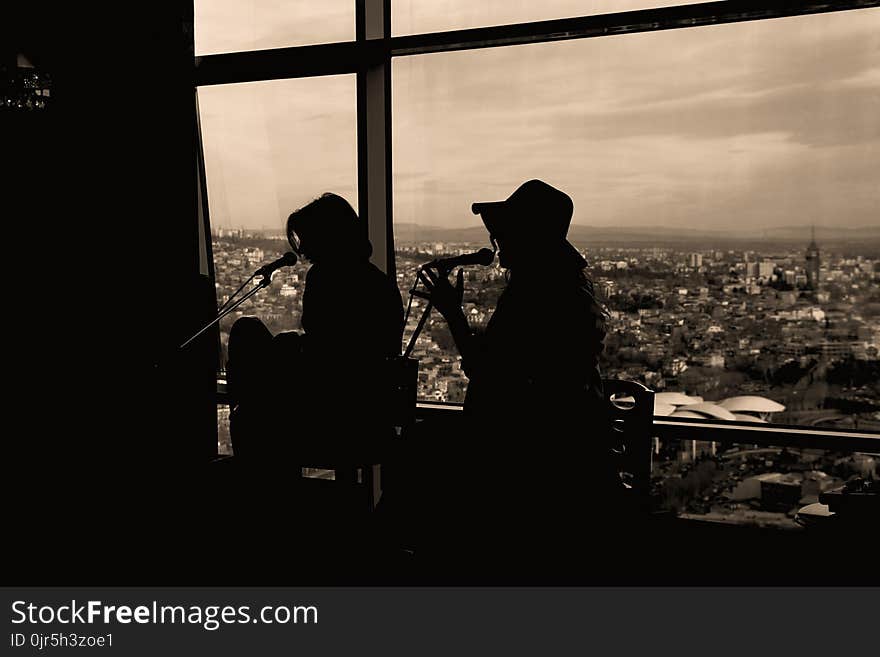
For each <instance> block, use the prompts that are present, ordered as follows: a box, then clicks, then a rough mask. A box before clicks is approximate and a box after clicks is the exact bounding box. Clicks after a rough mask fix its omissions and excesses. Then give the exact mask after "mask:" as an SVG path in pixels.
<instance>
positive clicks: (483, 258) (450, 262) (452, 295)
mask: <svg viewBox="0 0 880 657" xmlns="http://www.w3.org/2000/svg"><path fill="white" fill-rule="evenodd" d="M494 259H495V252H494V251H492V250H491V249H485V248H484V249H480V250H479V251H476V252H474V253H466V254H464V255H460V256H455V257H452V258H442V259H439V260H432V261H431V262H429V263H427V264H424V265H422V266H421V267H419V271H418V277H419V280H420V281H421V282H422V284H423V285H424V286H425V289H426V290H427V293H426V294H417V296H421V297H422V298H425V299H428V300H429V301H430V303H431V305H433V306H434V307H435V308H436V309H437V310H439V311H440V314H441V315H443V316H444V317H446V318H447V319H448V318H449V317H450V316H451V315H452V314H455V313H461V312H462V310H461V303H462V299H463V297H464V271H463V270H462V269H459V270H458V274H457V275H456V280H455V286H454V287H453V285H452V284H451V283H450V282H449V278H448V275H449V272H450V271H452V270H453V269H455V268H456V267H465V266H467V265H483V266H488V265H491V264H492V261H493V260H494Z"/></svg>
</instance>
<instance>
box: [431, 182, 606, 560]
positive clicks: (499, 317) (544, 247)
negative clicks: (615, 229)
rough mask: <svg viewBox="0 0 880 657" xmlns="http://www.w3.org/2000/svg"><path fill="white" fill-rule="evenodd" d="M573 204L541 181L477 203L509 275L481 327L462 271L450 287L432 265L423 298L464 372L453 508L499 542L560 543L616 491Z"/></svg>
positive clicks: (593, 304) (596, 317)
mask: <svg viewBox="0 0 880 657" xmlns="http://www.w3.org/2000/svg"><path fill="white" fill-rule="evenodd" d="M573 209H574V206H573V203H572V200H571V198H569V196H568V195H566V194H565V193H563V192H561V191H559V190H558V189H555V188H553V187H551V186H550V185H548V184H547V183H545V182H542V181H540V180H530V181H528V182H526V183H524V184H522V185H521V186H520V187H519V188H518V189H517V190H516V191H515V192H514V193H513V194H512V195H511V196H510V197H509V198H508V199H507V200H505V201H498V202H493V203H477V204H474V206H473V211H474V213H475V214H480V216H481V217H482V220H483V223H484V224H485V226H486V228H487V229H488V231H489V234H490V238H491V240H492V242H493V244H495V245H496V247H497V249H498V257H499V262H500V264H501V266H502V267H504V268H506V269H507V275H508V283H507V286H506V287H505V289H504V291H503V292H502V294H501V296H500V298H499V299H498V304H497V307H496V309H495V312H494V313H493V315H492V317H491V319H490V320H489V323H488V325H487V327H486V330H485V332H484V333H482V334H479V333H475V332H474V331H472V330H471V328H470V327H469V326H468V323H467V320H466V318H465V315H464V312H463V311H462V307H461V299H462V288H463V286H462V277H461V273H460V272H459V276H458V283H457V285H455V286H453V285H452V284H451V283H450V282H449V281H448V280H447V279H446V277H445V276H441V275H439V273H438V272H429V275H430V281H429V283H428V287H429V291H430V293H431V300H432V302H433V303H434V306H435V307H436V308H437V309H438V311H439V312H441V313H442V314H443V316H444V317H445V318H446V320H447V322H448V324H449V327H450V330H451V332H452V335H453V337H454V339H455V342H456V345H457V346H458V348H459V350H460V353H461V356H462V368H463V370H464V372H465V374H466V375H467V377H468V379H469V383H468V389H467V395H466V398H465V413H466V415H467V417H468V420H469V425H470V429H469V431H468V436H467V438H466V444H465V445H462V449H464V450H466V451H465V453H466V454H467V455H468V456H467V460H466V462H464V463H462V469H463V470H465V471H467V472H470V473H472V477H471V478H470V479H471V481H470V482H469V483H468V484H467V485H465V486H463V488H464V489H465V491H466V492H465V499H462V500H461V503H460V506H461V507H462V509H463V511H462V514H463V516H464V517H469V518H470V520H471V521H472V523H471V525H472V527H471V528H472V529H474V530H475V531H477V532H482V533H483V534H485V537H487V538H488V539H489V540H490V541H493V540H494V541H495V543H496V546H497V543H498V542H501V543H503V544H504V546H505V547H504V549H505V550H508V549H511V548H513V547H514V546H515V545H518V546H519V547H521V548H523V549H526V548H525V547H524V546H525V545H529V546H531V547H533V546H534V544H535V543H545V547H549V548H550V549H556V548H558V547H560V545H559V542H568V541H569V539H570V538H571V536H570V534H571V531H570V530H574V531H575V532H579V531H580V530H581V529H582V528H580V527H578V526H577V524H576V523H577V521H578V519H579V518H585V517H587V516H588V515H589V516H593V515H594V514H593V512H592V510H593V509H595V508H597V507H603V508H610V506H609V505H610V504H611V503H612V498H613V497H614V496H616V495H617V493H618V491H619V487H620V482H619V479H618V477H617V475H616V473H615V471H614V468H613V467H612V464H611V459H610V454H609V449H608V447H609V443H608V428H609V427H608V422H609V420H608V417H607V415H606V412H605V403H604V396H603V390H602V380H601V375H600V373H599V368H598V362H599V355H600V353H601V352H602V348H603V339H604V337H605V316H606V315H605V311H604V309H603V308H602V306H601V304H600V303H598V302H597V301H596V298H595V295H594V293H593V286H592V283H591V282H590V280H589V279H588V277H587V276H586V274H585V272H584V269H585V267H586V266H587V263H586V261H585V260H584V258H583V257H582V256H581V255H580V253H578V251H577V250H576V249H575V248H574V247H573V246H572V245H571V244H570V243H569V242H568V241H567V240H566V235H567V233H568V227H569V224H570V222H571V217H572V213H573ZM546 543H549V546H548V545H546ZM529 549H530V548H529Z"/></svg>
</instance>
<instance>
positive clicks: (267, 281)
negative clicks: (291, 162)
mask: <svg viewBox="0 0 880 657" xmlns="http://www.w3.org/2000/svg"><path fill="white" fill-rule="evenodd" d="M255 276H256V274H254V275H253V276H251V277H250V278H249V279H248V280H247V281H245V283H244V285H242V286H241V287H240V288H238V290H236V291H235V293H234V294H233V295H232V296H231V297H229V299H227V300H226V303H224V304H223V305H222V306H221V307H220V310H219V312H218V313H217V316H216V317H215V318H214V319H212V320H211V321H210V322H208V323H207V324H205V325H204V326H203V327H202V328H200V329H199V330H198V331H197V332H196V333H195V334H194V335H192V336H190V338H189V339H188V340H187V341H186V342H184V343H183V344H182V345H180V346H179V347H178V349H183V348H184V347H186V346H187V345H188V344H189V343H190V342H192V341H193V340H195V339H196V338H197V337H199V336H200V335H201V334H202V333H204V332H205V331H207V330H208V329H209V328H211V327H212V326H214V324H216V323H217V322H219V321H220V320H221V319H223V318H224V317H226V316H227V315H228V314H229V313H231V312H232V311H233V310H235V309H236V308H238V307H239V306H240V305H241V304H243V303H244V302H245V301H247V300H248V299H250V298H251V297H252V296H254V295H255V294H256V293H257V292H259V291H260V290H262V289H263V288H264V287H269V285H271V284H272V275H271V274H269V275H268V276H263V279H262V280H261V281H260V282H259V284H257V285H256V286H255V287H254V288H253V289H252V290H250V291H249V292H248V293H247V294H245V295H244V296H243V297H241V298H240V299H239V300H238V301H236V302H235V303H233V304H232V305H230V301H232V299H233V298H234V297H235V295H236V294H238V293H239V292H240V291H241V290H242V288H243V287H244V286H245V285H247V283H248V281H250V280H252V279H253V278H254V277H255Z"/></svg>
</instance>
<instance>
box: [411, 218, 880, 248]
mask: <svg viewBox="0 0 880 657" xmlns="http://www.w3.org/2000/svg"><path fill="white" fill-rule="evenodd" d="M394 237H395V240H397V241H398V242H403V243H418V242H482V241H486V230H485V229H484V228H483V227H482V226H472V227H468V228H442V227H439V226H419V225H417V224H413V223H395V224H394ZM568 239H569V241H571V242H572V243H574V244H595V243H598V242H618V243H619V242H716V241H719V242H720V241H725V242H730V241H733V242H754V241H764V240H769V241H780V242H781V241H787V242H789V241H803V242H808V241H809V239H810V227H809V226H775V227H771V228H767V229H763V230H760V231H748V232H744V231H742V230H733V229H726V230H710V229H702V228H668V227H663V226H584V225H581V224H573V225H572V226H571V228H570V229H569V231H568ZM816 241H817V242H819V243H820V245H821V243H823V242H825V243H830V242H855V241H866V242H875V241H880V225H877V226H861V227H857V228H830V227H825V226H817V227H816Z"/></svg>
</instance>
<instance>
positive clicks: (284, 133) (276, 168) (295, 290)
mask: <svg viewBox="0 0 880 657" xmlns="http://www.w3.org/2000/svg"><path fill="white" fill-rule="evenodd" d="M198 101H199V118H200V123H201V128H202V143H203V150H204V157H205V177H206V182H207V190H208V206H209V213H210V217H211V232H212V235H211V239H212V251H213V255H214V271H215V285H216V288H217V300H218V303H220V304H222V303H224V302H225V301H226V300H227V299H228V298H229V296H230V295H231V294H232V293H233V292H234V291H235V290H237V289H238V287H239V286H240V285H242V284H243V283H244V282H245V281H246V279H247V278H248V276H250V275H251V274H252V273H253V272H254V271H255V270H256V269H257V268H259V267H260V266H262V265H264V264H266V263H268V262H270V261H272V260H274V259H276V258H278V257H280V256H281V255H282V254H283V253H285V252H286V251H289V250H290V246H289V245H288V243H287V240H286V237H285V232H284V226H285V222H286V220H287V216H288V215H289V214H290V213H291V212H292V211H293V210H295V209H297V208H299V207H302V206H303V205H305V204H306V203H308V202H309V201H311V200H312V199H313V198H315V197H316V196H319V195H320V194H321V193H323V192H325V191H333V192H335V193H337V194H340V195H341V196H343V197H345V198H346V199H348V200H349V201H350V202H351V204H352V206H353V207H354V208H355V209H357V200H358V199H357V134H356V111H355V106H356V102H355V80H354V76H351V75H343V76H331V77H321V78H304V79H292V80H277V81H269V82H252V83H245V84H229V85H216V86H208V87H201V88H199V90H198ZM307 269H308V265H307V264H305V263H297V265H296V266H295V267H293V268H284V269H281V270H279V271H278V272H276V273H275V274H274V276H273V282H272V285H271V286H270V287H268V288H266V289H264V290H262V291H260V292H258V293H257V294H256V295H255V296H254V297H252V298H251V299H249V300H248V301H246V302H245V303H244V304H242V305H241V306H240V307H239V308H238V309H237V310H236V311H234V312H233V313H231V314H229V315H227V316H226V317H225V318H224V319H223V320H222V321H221V323H220V338H221V345H222V349H223V357H222V358H221V363H225V348H226V344H227V341H228V338H229V329H230V328H231V327H232V324H233V323H234V322H235V320H236V319H238V318H239V317H241V316H242V315H256V316H258V317H260V318H261V319H262V320H263V322H264V323H265V324H266V326H267V327H268V328H269V330H271V331H272V332H273V333H278V332H280V331H287V330H297V329H299V328H300V321H299V318H300V309H301V303H300V301H301V298H302V290H303V285H304V283H305V273H306V271H307ZM220 419H221V424H220V426H221V443H222V449H223V451H225V452H228V450H229V445H228V411H227V410H226V409H222V410H221V416H220Z"/></svg>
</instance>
